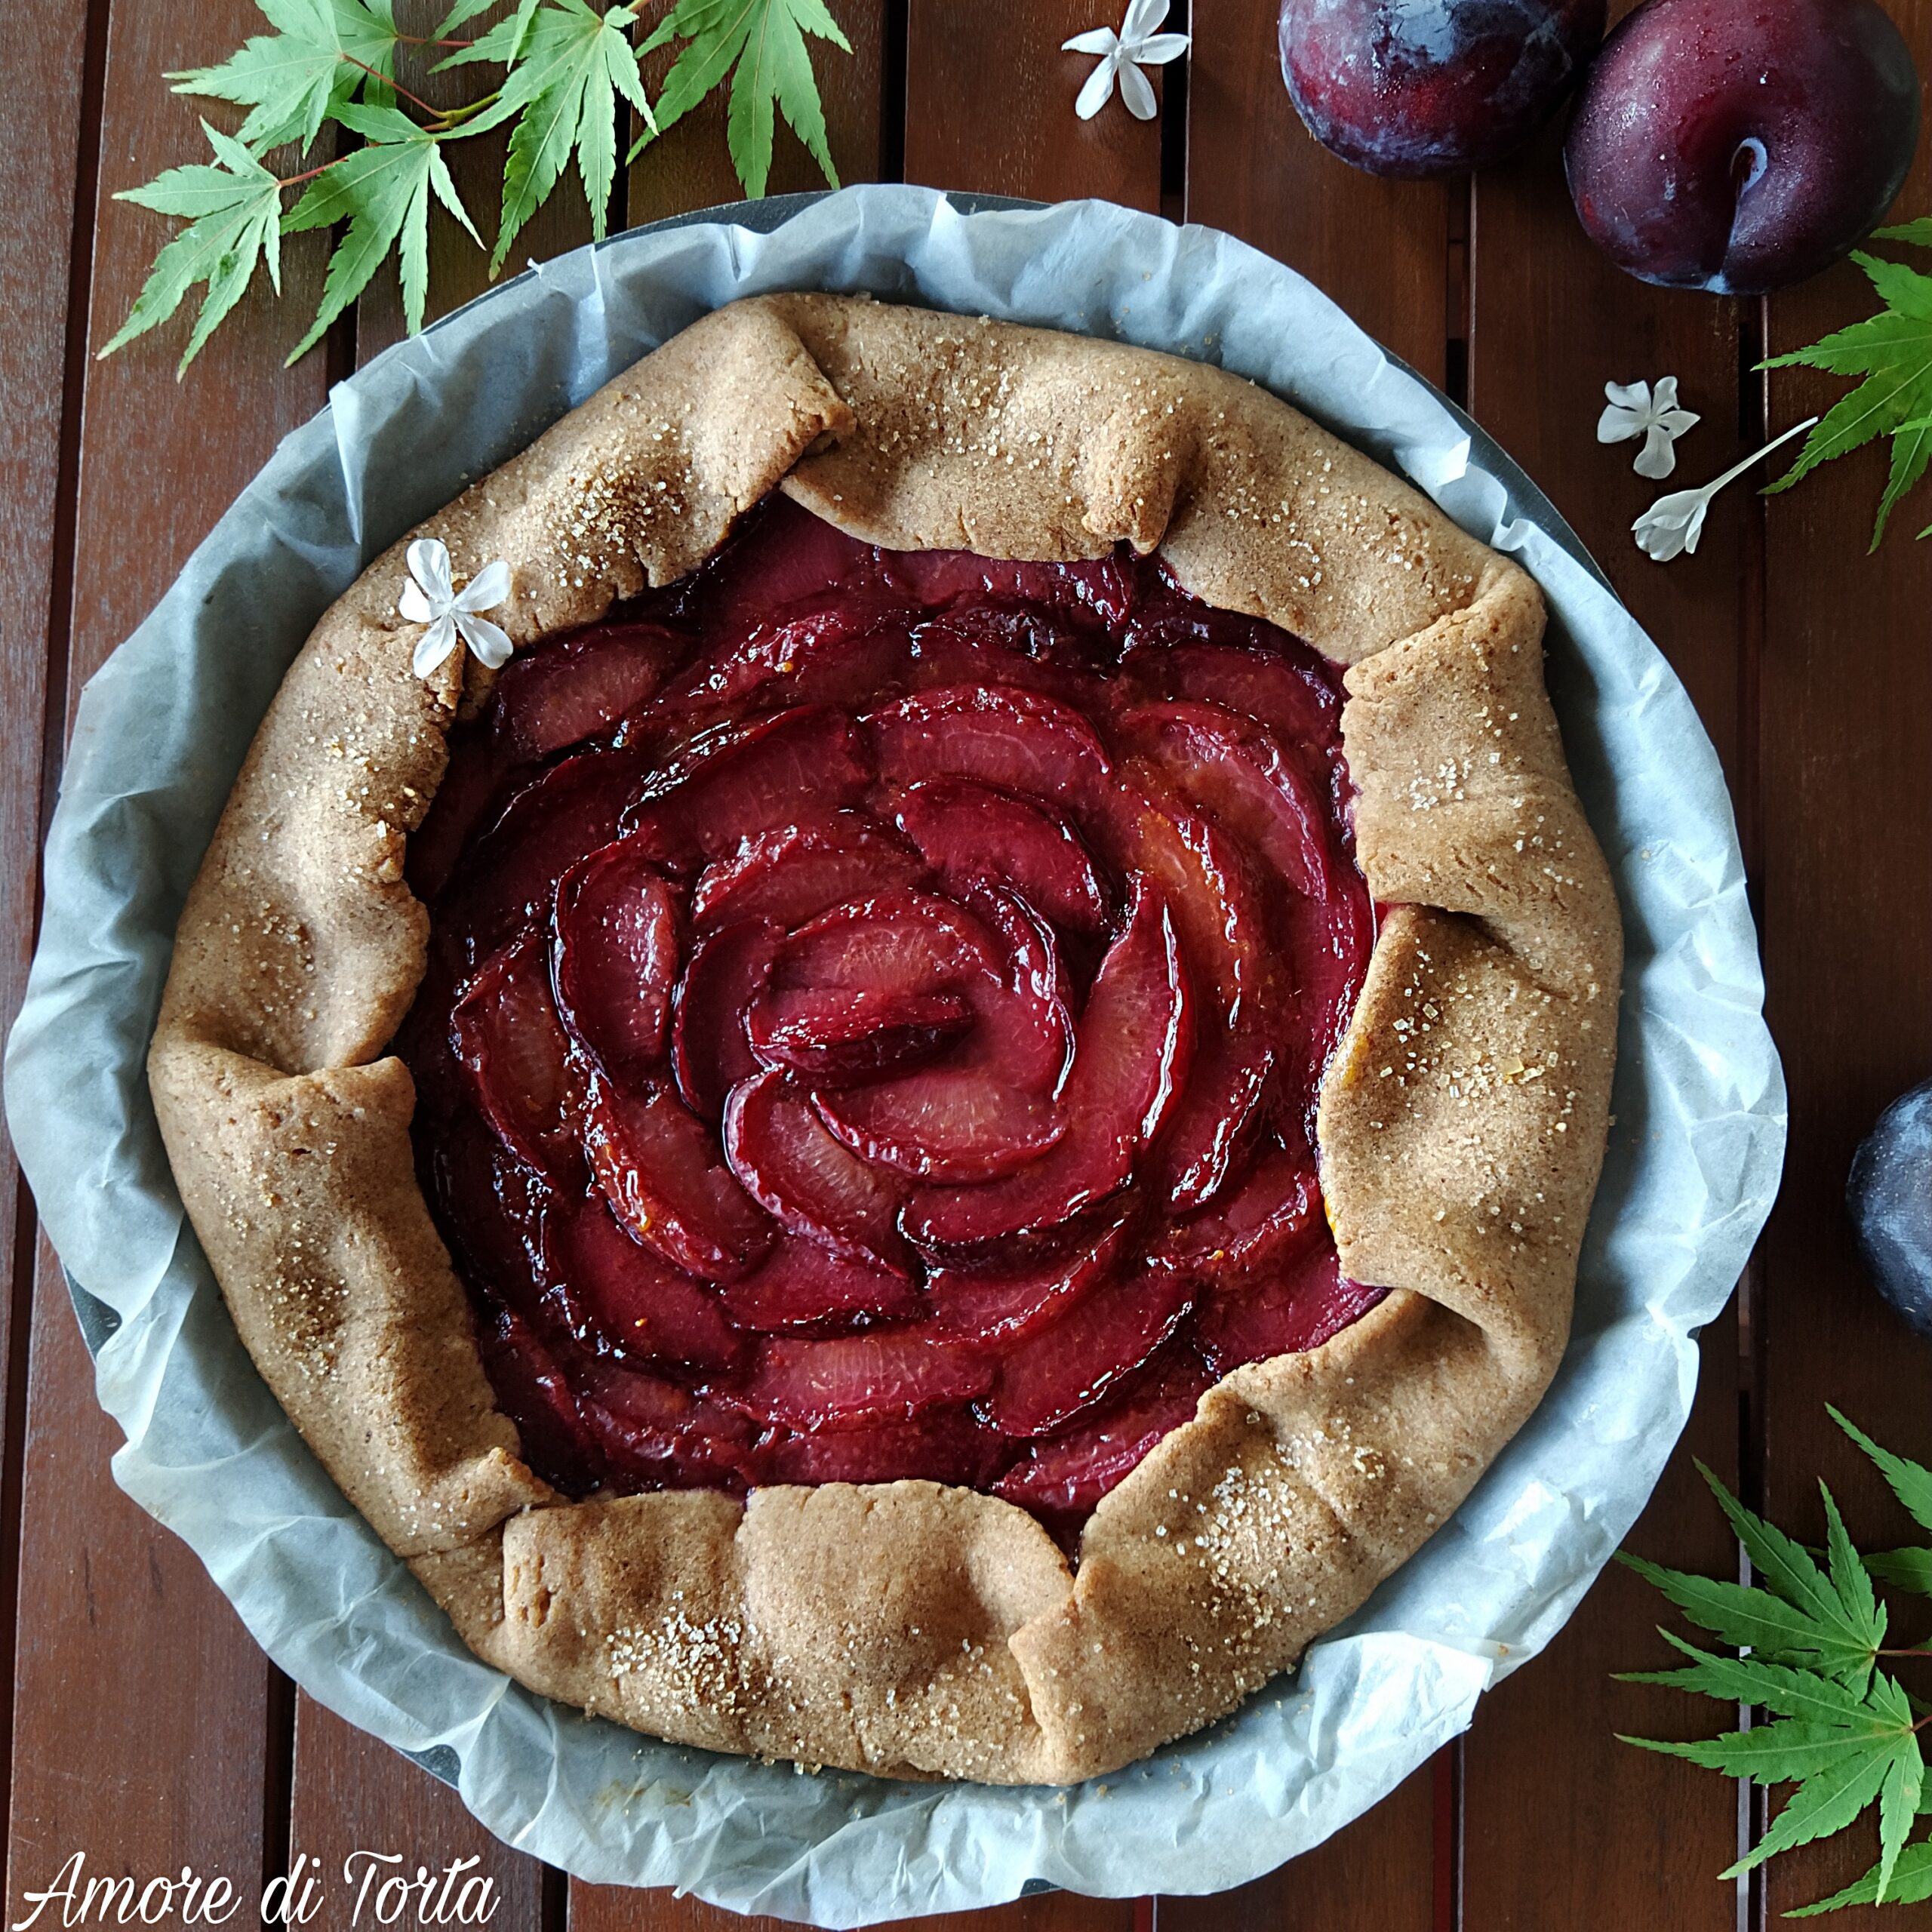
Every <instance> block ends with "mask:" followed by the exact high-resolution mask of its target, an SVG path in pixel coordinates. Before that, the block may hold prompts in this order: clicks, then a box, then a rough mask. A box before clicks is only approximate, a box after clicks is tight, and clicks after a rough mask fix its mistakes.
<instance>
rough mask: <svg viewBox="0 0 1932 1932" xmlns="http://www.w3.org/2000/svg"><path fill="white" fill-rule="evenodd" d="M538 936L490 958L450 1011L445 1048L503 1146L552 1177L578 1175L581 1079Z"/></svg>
mask: <svg viewBox="0 0 1932 1932" xmlns="http://www.w3.org/2000/svg"><path fill="white" fill-rule="evenodd" d="M544 953H545V948H544V944H543V935H542V934H540V933H538V932H536V931H530V932H527V933H525V934H521V936H520V937H518V938H516V939H515V940H512V941H511V943H509V945H508V946H505V947H504V948H503V949H502V950H501V951H500V952H497V953H494V954H493V955H491V958H489V959H488V961H485V964H484V965H483V968H482V969H481V971H479V972H478V974H477V975H476V977H475V979H473V980H472V981H471V982H470V983H469V987H468V989H467V990H466V992H464V993H463V996H462V998H460V999H459V1000H458V1001H457V1003H456V1005H455V1007H454V1008H453V1009H452V1011H451V1014H450V1048H451V1051H452V1052H453V1053H454V1054H455V1056H456V1058H457V1063H458V1065H459V1066H461V1067H462V1068H463V1070H464V1072H466V1075H468V1078H469V1086H470V1091H471V1092H472V1094H474V1095H475V1100H476V1105H477V1107H478V1110H479V1111H480V1112H481V1114H482V1115H483V1118H485V1120H487V1121H488V1122H489V1123H490V1124H491V1127H492V1128H494V1129H495V1130H496V1131H497V1135H498V1137H500V1139H501V1140H502V1141H503V1144H504V1146H506V1147H508V1148H509V1149H510V1150H511V1151H512V1152H513V1153H515V1154H516V1155H518V1157H519V1158H521V1159H522V1160H525V1161H528V1163H529V1164H530V1165H531V1167H533V1168H537V1169H538V1170H539V1171H540V1172H542V1173H543V1174H548V1175H549V1176H551V1177H553V1178H562V1177H567V1176H568V1175H569V1174H571V1173H573V1172H574V1171H578V1170H577V1135H576V1128H575V1118H574V1115H575V1109H576V1106H577V1096H578V1088H579V1086H580V1081H579V1079H578V1076H577V1069H576V1066H575V1065H574V1063H573V1062H572V1060H571V1052H570V1041H568V1038H566V1037H565V1033H564V1029H563V1024H562V1022H561V1021H560V1020H558V1017H557V1009H556V1007H555V1004H554V1003H553V1001H552V998H551V993H550V973H549V964H548V962H547V961H546V958H545V956H544Z"/></svg>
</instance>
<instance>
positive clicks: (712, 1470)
mask: <svg viewBox="0 0 1932 1932" xmlns="http://www.w3.org/2000/svg"><path fill="white" fill-rule="evenodd" d="M573 1386H574V1392H575V1395H576V1397H577V1407H578V1410H579V1411H580V1414H582V1415H583V1420H584V1423H585V1424H586V1426H587V1427H588V1428H589V1430H590V1432H591V1433H592V1435H594V1436H595V1438H596V1441H597V1444H598V1447H599V1448H600V1449H601V1451H603V1454H604V1457H605V1460H606V1461H607V1462H608V1463H609V1464H610V1466H611V1470H612V1472H613V1473H614V1474H615V1475H619V1476H620V1477H622V1478H625V1480H626V1486H627V1487H636V1486H638V1484H648V1485H653V1486H655V1487H660V1488H664V1489H699V1488H711V1487H726V1488H730V1489H735V1490H743V1488H744V1487H746V1484H747V1482H748V1481H749V1472H750V1469H751V1466H752V1454H753V1445H754V1440H755V1435H756V1431H755V1429H752V1427H751V1426H750V1425H749V1423H747V1422H746V1419H745V1417H743V1414H740V1411H738V1410H737V1409H736V1408H734V1407H732V1406H731V1404H728V1403H725V1402H723V1401H719V1400H718V1399H716V1398H713V1397H709V1396H704V1395H693V1394H692V1393H691V1391H690V1390H688V1389H681V1388H680V1387H679V1386H678V1385H677V1383H675V1382H669V1381H666V1380H665V1379H664V1378H663V1377H662V1376H658V1375H654V1374H650V1373H649V1372H648V1371H645V1370H643V1369H640V1368H637V1367H634V1366H632V1364H629V1363H626V1362H620V1361H614V1360H612V1359H611V1358H608V1357H599V1356H595V1355H593V1356H590V1357H588V1358H586V1359H585V1360H583V1361H582V1362H580V1364H577V1367H575V1369H574V1383H573Z"/></svg>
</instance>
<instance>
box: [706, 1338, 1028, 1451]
mask: <svg viewBox="0 0 1932 1932" xmlns="http://www.w3.org/2000/svg"><path fill="white" fill-rule="evenodd" d="M992 1379H993V1364H992V1361H991V1360H990V1358H989V1357H988V1356H987V1355H986V1354H985V1353H984V1352H983V1351H982V1350H980V1349H975V1348H972V1347H970V1346H966V1345H964V1344H963V1343H949V1342H946V1341H943V1340H940V1338H939V1337H937V1336H934V1335H932V1334H928V1332H927V1331H925V1330H924V1328H921V1327H912V1328H897V1329H887V1330H884V1331H881V1332H879V1333H878V1334H859V1335H836V1336H833V1337H830V1338H829V1340H823V1341H794V1340H791V1339H790V1338H789V1337H783V1338H776V1339H774V1340H768V1341H765V1342H761V1343H760V1344H759V1345H758V1364H757V1366H756V1367H755V1368H754V1369H753V1370H752V1372H751V1374H749V1375H748V1376H747V1377H746V1378H745V1380H743V1383H740V1385H739V1386H738V1387H737V1389H735V1390H734V1392H733V1394H732V1399H733V1400H734V1401H736V1402H738V1403H740V1404H741V1405H742V1406H743V1407H745V1408H746V1409H747V1410H748V1411H750V1413H751V1414H753V1415H755V1416H757V1417H760V1418H761V1420H764V1421H766V1422H776V1423H783V1424H784V1425H785V1426H786V1427H787V1428H789V1429H808V1430H816V1429H854V1428H860V1427H863V1426H868V1425H871V1424H875V1423H889V1422H910V1421H912V1420H914V1419H915V1417H918V1416H920V1415H922V1414H924V1413H925V1412H926V1411H928V1410H929V1409H936V1408H952V1407H958V1406H959V1405H960V1404H963V1403H966V1402H971V1401H974V1400H975V1399H976V1398H978V1397H980V1396H981V1395H984V1394H985V1393H986V1391H987V1389H989V1387H990V1386H992Z"/></svg>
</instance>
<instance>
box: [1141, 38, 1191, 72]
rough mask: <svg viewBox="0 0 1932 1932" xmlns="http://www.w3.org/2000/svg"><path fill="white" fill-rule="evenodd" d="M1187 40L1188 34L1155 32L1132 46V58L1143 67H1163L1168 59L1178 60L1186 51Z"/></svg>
mask: <svg viewBox="0 0 1932 1932" xmlns="http://www.w3.org/2000/svg"><path fill="white" fill-rule="evenodd" d="M1187 42H1188V36H1187V35H1186V34H1184V33H1157V34H1155V35H1154V36H1153V38H1152V39H1150V40H1143V41H1142V42H1140V43H1139V44H1138V45H1137V46H1136V47H1135V48H1134V60H1135V62H1136V63H1137V65H1139V66H1143V67H1164V66H1166V65H1167V64H1168V62H1169V61H1170V60H1179V59H1180V57H1181V56H1182V55H1183V54H1185V53H1186V51H1187Z"/></svg>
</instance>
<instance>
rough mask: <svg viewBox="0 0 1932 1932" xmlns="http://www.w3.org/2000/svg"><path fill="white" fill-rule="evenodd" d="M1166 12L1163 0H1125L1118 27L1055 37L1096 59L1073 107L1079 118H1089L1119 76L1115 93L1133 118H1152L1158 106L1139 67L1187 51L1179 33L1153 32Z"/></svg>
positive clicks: (1161, 63)
mask: <svg viewBox="0 0 1932 1932" xmlns="http://www.w3.org/2000/svg"><path fill="white" fill-rule="evenodd" d="M1167 17H1168V0H1128V4H1127V17H1126V19H1125V20H1122V21H1121V23H1120V32H1118V33H1115V32H1114V30H1113V29H1112V27H1090V28H1089V29H1088V30H1087V32H1084V33H1077V34H1075V35H1074V36H1073V38H1072V39H1071V40H1063V41H1062V42H1060V48H1061V51H1063V52H1064V53H1067V54H1099V55H1100V65H1099V66H1097V67H1096V68H1095V69H1094V71H1093V72H1091V74H1089V75H1088V76H1087V84H1086V85H1085V86H1084V87H1083V88H1081V90H1080V97H1079V98H1078V100H1076V101H1075V103H1073V111H1074V112H1075V113H1076V114H1077V115H1079V116H1080V118H1081V120H1083V121H1091V120H1092V119H1093V118H1094V115H1097V113H1099V112H1100V109H1102V108H1103V107H1104V106H1106V104H1107V103H1108V102H1109V101H1110V100H1112V99H1113V97H1114V82H1115V81H1116V80H1118V82H1120V97H1121V100H1124V102H1125V103H1127V111H1128V113H1130V114H1131V115H1133V116H1134V118H1135V120H1137V121H1151V120H1152V119H1153V118H1154V116H1155V114H1156V113H1158V112H1159V103H1158V102H1156V101H1155V98H1154V87H1153V83H1152V82H1151V81H1149V79H1148V78H1147V76H1146V75H1145V74H1143V72H1141V71H1140V70H1141V69H1142V68H1143V67H1161V66H1165V65H1166V64H1167V63H1168V61H1170V60H1179V59H1180V57H1181V56H1182V55H1183V54H1185V53H1186V51H1187V42H1188V36H1187V35H1186V34H1184V33H1156V32H1155V31H1154V29H1155V28H1156V27H1158V26H1159V25H1160V24H1161V22H1162V21H1163V20H1165V19H1166V18H1167Z"/></svg>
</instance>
